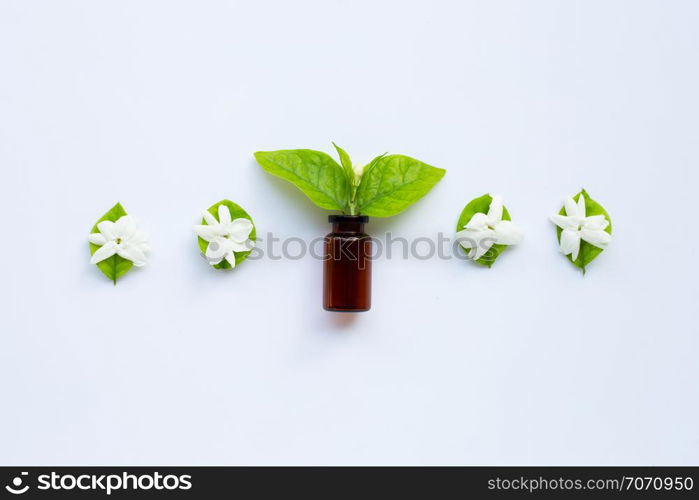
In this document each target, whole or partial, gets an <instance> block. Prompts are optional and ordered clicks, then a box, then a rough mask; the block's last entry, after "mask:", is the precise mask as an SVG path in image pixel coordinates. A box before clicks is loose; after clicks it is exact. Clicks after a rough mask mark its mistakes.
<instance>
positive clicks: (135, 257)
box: [116, 243, 146, 267]
mask: <svg viewBox="0 0 699 500" xmlns="http://www.w3.org/2000/svg"><path fill="white" fill-rule="evenodd" d="M116 253H117V255H118V256H119V257H123V258H124V259H126V260H130V261H131V262H133V265H134V266H136V267H142V266H145V265H146V255H145V254H144V253H143V251H142V250H141V249H140V248H139V247H138V246H136V245H129V244H128V243H126V244H123V245H119V246H118V247H117V252H116Z"/></svg>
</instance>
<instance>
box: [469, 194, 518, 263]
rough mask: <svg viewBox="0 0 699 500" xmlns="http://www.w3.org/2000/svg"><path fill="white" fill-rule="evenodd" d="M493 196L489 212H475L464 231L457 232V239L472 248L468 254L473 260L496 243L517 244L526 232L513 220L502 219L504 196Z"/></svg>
mask: <svg viewBox="0 0 699 500" xmlns="http://www.w3.org/2000/svg"><path fill="white" fill-rule="evenodd" d="M492 198H493V199H492V201H491V202H490V207H489V208H488V213H487V214H484V213H480V212H479V213H476V214H474V215H473V217H471V220H470V221H468V223H467V224H466V225H465V226H464V229H463V231H459V232H458V233H456V239H457V241H458V242H459V244H460V245H461V246H462V247H464V248H466V249H468V250H470V251H469V254H468V256H469V257H470V258H471V259H473V260H478V259H480V258H481V257H482V256H483V255H485V253H486V252H487V251H488V250H490V248H491V247H492V246H493V245H494V244H496V243H497V244H500V245H516V244H518V243H519V242H521V241H522V238H523V237H524V232H523V231H522V230H521V229H520V228H519V227H517V226H516V225H515V224H514V223H513V222H512V221H509V220H502V209H503V203H502V196H500V195H494V196H493V197H492Z"/></svg>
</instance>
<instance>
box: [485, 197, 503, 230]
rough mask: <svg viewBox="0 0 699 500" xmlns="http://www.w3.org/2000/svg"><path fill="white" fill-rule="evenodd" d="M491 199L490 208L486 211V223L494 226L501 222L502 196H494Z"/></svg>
mask: <svg viewBox="0 0 699 500" xmlns="http://www.w3.org/2000/svg"><path fill="white" fill-rule="evenodd" d="M492 198H493V201H491V202H490V208H489V209H488V222H490V224H495V223H496V222H498V221H500V220H502V196H500V195H499V194H494V195H493V196H492Z"/></svg>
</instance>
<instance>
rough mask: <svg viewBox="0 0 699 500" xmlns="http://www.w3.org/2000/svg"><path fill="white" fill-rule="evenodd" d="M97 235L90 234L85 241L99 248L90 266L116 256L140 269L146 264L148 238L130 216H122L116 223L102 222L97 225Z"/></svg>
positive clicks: (148, 248)
mask: <svg viewBox="0 0 699 500" xmlns="http://www.w3.org/2000/svg"><path fill="white" fill-rule="evenodd" d="M97 229H98V230H99V232H98V233H91V234H90V235H89V236H88V237H87V239H88V240H89V242H90V243H94V244H95V245H99V246H100V248H99V249H98V250H97V251H96V252H95V253H94V254H93V255H92V258H91V259H90V263H91V264H97V263H98V262H102V261H103V260H105V259H108V258H109V257H111V256H112V255H114V254H116V255H118V256H119V257H123V258H124V259H126V260H130V261H131V262H133V265H134V266H137V267H140V266H144V265H145V264H146V255H145V254H146V252H148V251H149V250H150V247H149V246H148V237H147V235H146V234H145V232H143V231H142V230H141V229H139V228H138V226H137V224H136V221H135V220H134V219H133V217H131V216H130V215H124V216H123V217H121V218H119V220H117V221H116V222H112V221H108V220H105V221H102V222H99V223H98V224H97Z"/></svg>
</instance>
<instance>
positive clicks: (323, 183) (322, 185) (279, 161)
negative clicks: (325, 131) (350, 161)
mask: <svg viewBox="0 0 699 500" xmlns="http://www.w3.org/2000/svg"><path fill="white" fill-rule="evenodd" d="M255 159H256V160H257V162H258V163H259V164H260V165H261V166H262V168H263V169H265V170H266V171H267V172H269V173H270V174H273V175H276V176H277V177H281V178H282V179H286V180H288V181H289V182H291V183H292V184H294V185H295V186H296V187H298V188H299V189H300V190H301V191H303V192H304V193H305V194H306V196H308V197H309V198H310V199H311V201H312V202H313V203H315V204H316V205H318V206H319V207H321V208H325V209H327V210H341V211H343V212H345V211H347V208H348V201H349V195H350V182H349V180H348V179H347V175H346V174H345V171H344V170H343V169H342V167H341V166H340V165H338V163H337V162H336V161H335V160H333V159H332V158H331V157H330V156H329V155H327V154H325V153H323V152H322V151H313V150H311V149H288V150H281V151H258V152H257V153H255Z"/></svg>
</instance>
